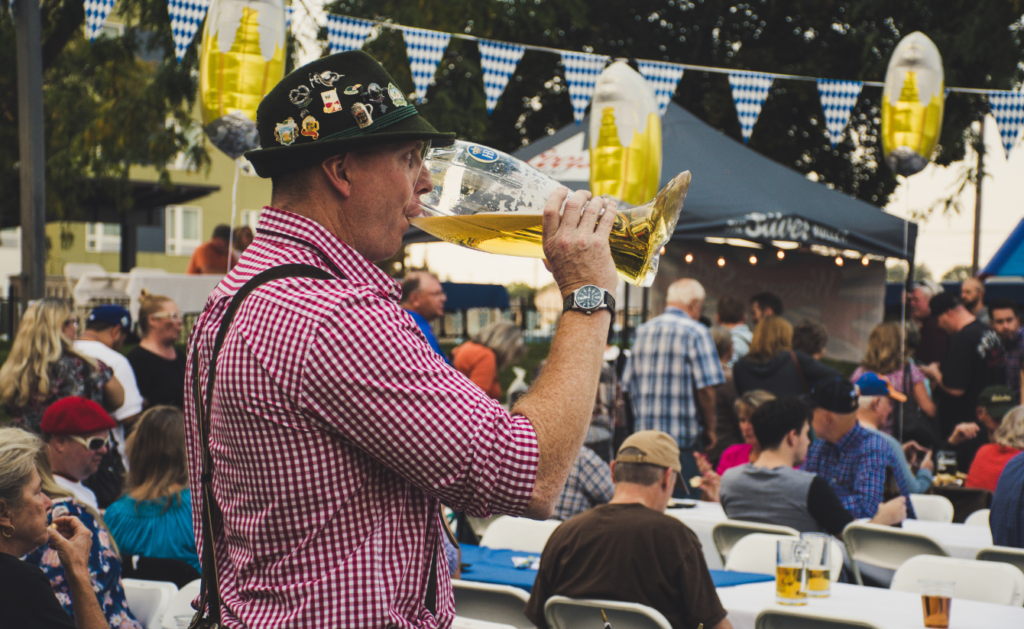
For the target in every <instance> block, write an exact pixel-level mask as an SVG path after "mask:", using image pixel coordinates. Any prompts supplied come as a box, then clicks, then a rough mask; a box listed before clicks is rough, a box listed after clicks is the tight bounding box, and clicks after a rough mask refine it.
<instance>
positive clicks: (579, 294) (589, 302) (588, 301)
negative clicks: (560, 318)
mask: <svg viewBox="0 0 1024 629" xmlns="http://www.w3.org/2000/svg"><path fill="white" fill-rule="evenodd" d="M602 301H604V293H603V292H601V289H600V288H598V287H596V286H584V287H583V288H580V289H579V290H578V291H576V305H577V306H579V307H580V308H586V309H587V310H591V309H593V308H597V307H598V306H600V305H601V302H602Z"/></svg>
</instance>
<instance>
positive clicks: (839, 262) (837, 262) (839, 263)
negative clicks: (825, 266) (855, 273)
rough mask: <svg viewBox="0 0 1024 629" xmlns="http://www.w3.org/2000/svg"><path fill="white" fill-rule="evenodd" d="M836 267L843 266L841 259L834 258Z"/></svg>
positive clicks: (839, 257)
mask: <svg viewBox="0 0 1024 629" xmlns="http://www.w3.org/2000/svg"><path fill="white" fill-rule="evenodd" d="M836 266H843V257H842V256H836Z"/></svg>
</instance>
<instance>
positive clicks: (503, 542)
mask: <svg viewBox="0 0 1024 629" xmlns="http://www.w3.org/2000/svg"><path fill="white" fill-rule="evenodd" d="M559 524H561V522H559V521H558V520H540V521H538V520H531V519H529V518H512V517H509V516H504V515H503V516H501V517H499V518H495V520H494V521H493V522H491V524H490V526H488V527H487V530H486V531H485V532H484V536H483V537H482V538H481V539H480V545H481V546H484V547H486V548H504V549H506V550H521V551H523V552H526V553H538V554H539V553H540V552H541V551H543V550H544V544H547V543H548V538H549V537H551V533H553V532H554V530H555V529H556V528H558V525H559Z"/></svg>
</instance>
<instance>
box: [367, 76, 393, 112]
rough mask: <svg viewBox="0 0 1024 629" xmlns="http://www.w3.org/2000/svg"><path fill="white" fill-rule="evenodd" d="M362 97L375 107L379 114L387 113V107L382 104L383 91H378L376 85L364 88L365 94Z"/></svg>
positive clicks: (378, 87)
mask: <svg viewBox="0 0 1024 629" xmlns="http://www.w3.org/2000/svg"><path fill="white" fill-rule="evenodd" d="M363 97H364V98H365V99H366V100H368V101H370V102H371V103H374V104H375V105H377V107H378V108H380V113H382V114H386V113H387V112H388V106H387V105H386V104H385V103H384V90H382V89H380V86H379V85H377V84H376V83H370V84H369V85H367V86H366V92H365V93H364V94H363Z"/></svg>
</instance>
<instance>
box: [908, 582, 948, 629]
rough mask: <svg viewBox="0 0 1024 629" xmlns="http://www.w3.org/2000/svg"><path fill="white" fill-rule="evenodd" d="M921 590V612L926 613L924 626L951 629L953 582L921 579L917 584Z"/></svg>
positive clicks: (935, 628)
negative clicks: (949, 628) (950, 614)
mask: <svg viewBox="0 0 1024 629" xmlns="http://www.w3.org/2000/svg"><path fill="white" fill-rule="evenodd" d="M917 585H918V587H920V589H921V608H922V609H921V611H922V612H924V626H925V627H932V628H934V629H946V628H947V627H949V612H950V606H951V605H952V603H953V590H954V589H955V588H956V583H954V582H953V581H937V580H931V579H921V580H920V581H918V582H917Z"/></svg>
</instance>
